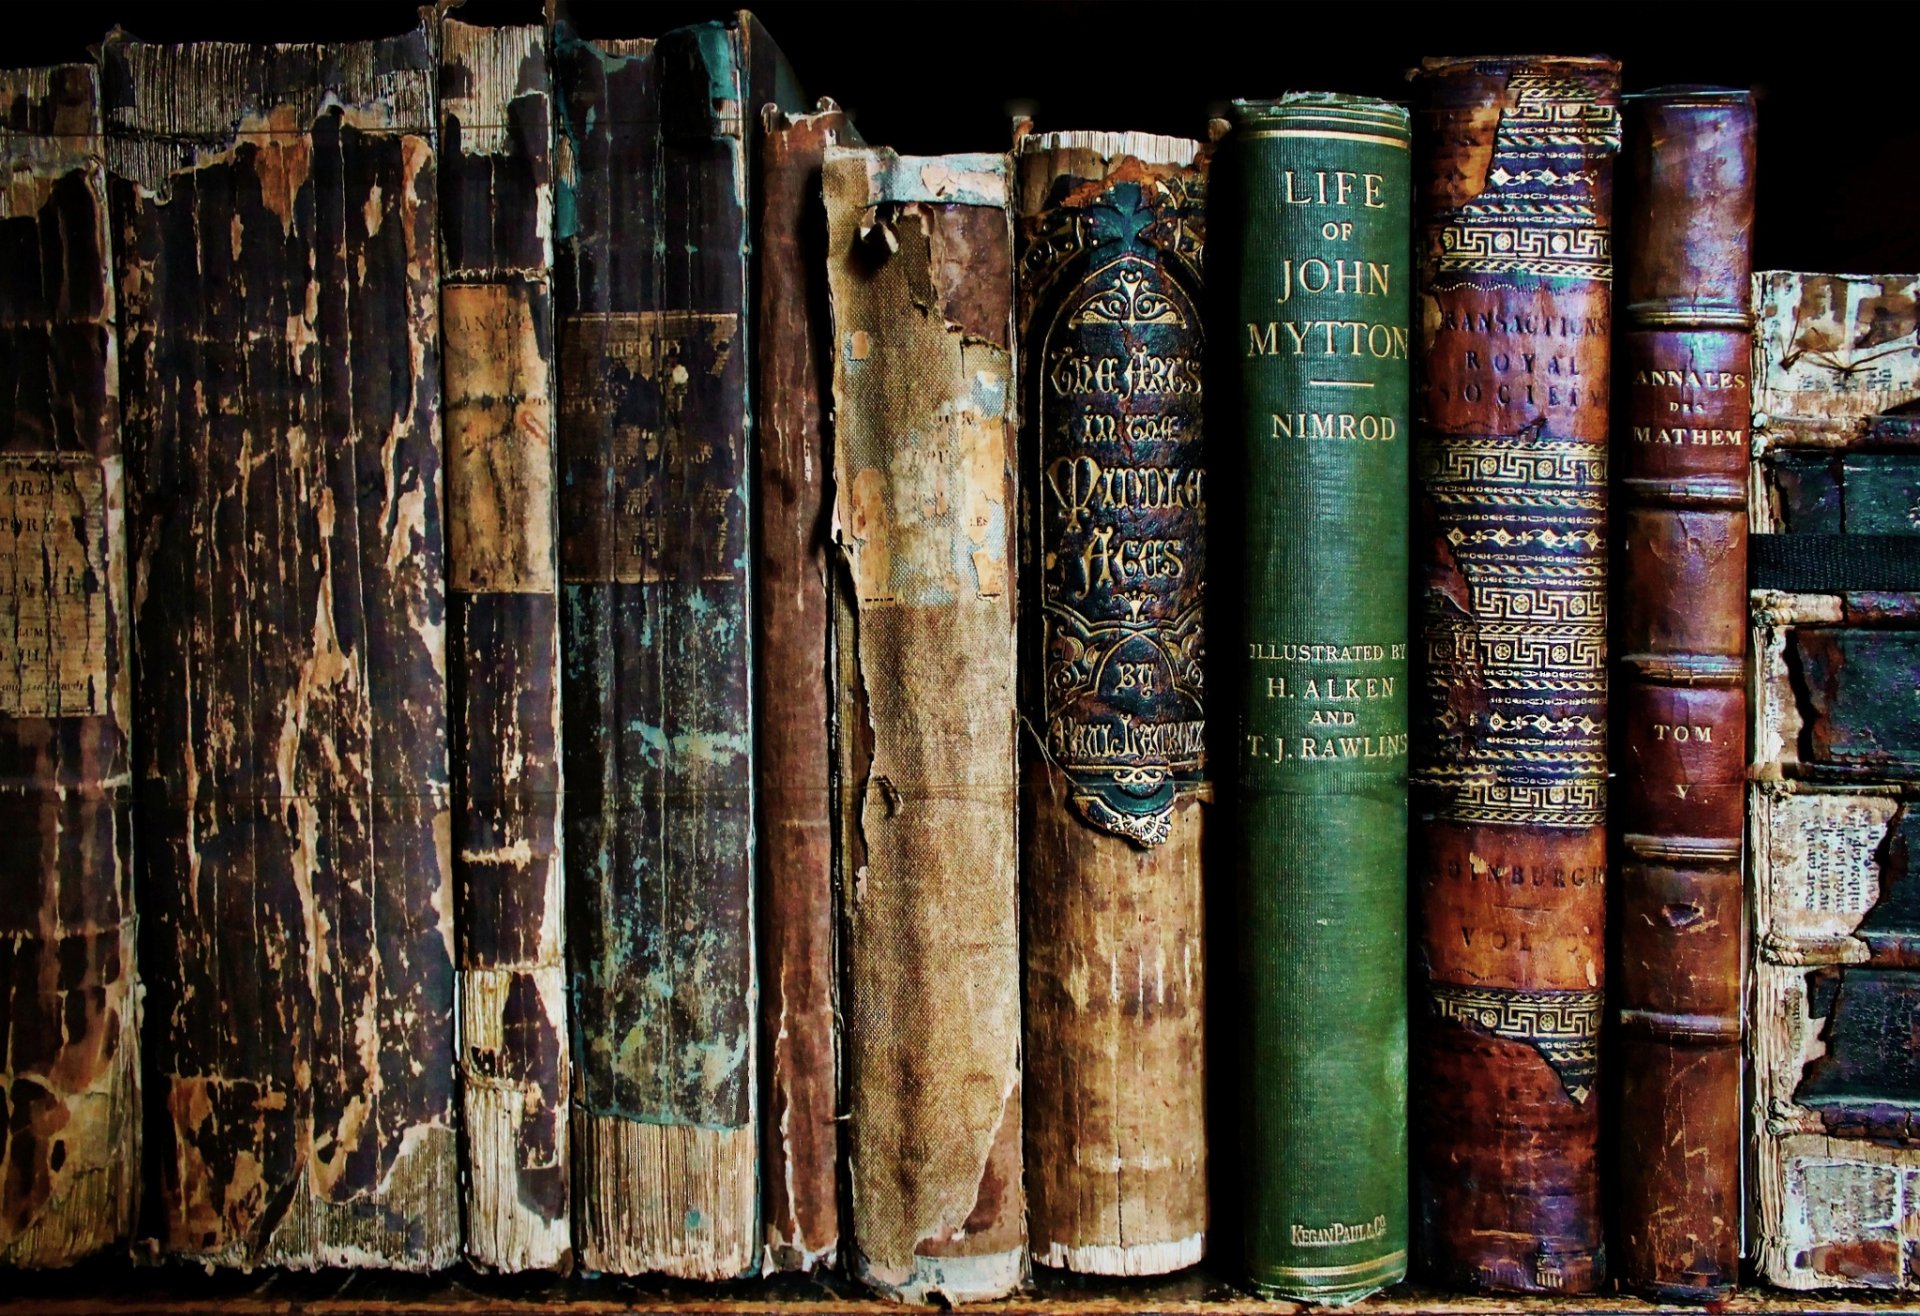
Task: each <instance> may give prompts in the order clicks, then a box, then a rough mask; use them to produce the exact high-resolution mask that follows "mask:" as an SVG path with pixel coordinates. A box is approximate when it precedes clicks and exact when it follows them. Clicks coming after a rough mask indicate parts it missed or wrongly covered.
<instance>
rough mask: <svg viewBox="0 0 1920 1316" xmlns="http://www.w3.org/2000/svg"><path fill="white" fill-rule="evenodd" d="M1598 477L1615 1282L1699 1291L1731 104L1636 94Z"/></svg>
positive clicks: (1707, 1203) (1725, 503)
mask: <svg viewBox="0 0 1920 1316" xmlns="http://www.w3.org/2000/svg"><path fill="white" fill-rule="evenodd" d="M1631 128H1632V131H1631V133H1630V136H1629V138H1628V142H1629V146H1628V150H1627V157H1626V158H1627V168H1628V169H1629V171H1630V172H1631V174H1632V182H1633V188H1632V192H1631V195H1632V197H1633V198H1634V201H1633V209H1632V213H1631V215H1630V217H1629V220H1630V222H1629V223H1628V224H1627V225H1626V232H1627V241H1626V259H1625V262H1624V263H1625V273H1626V278H1625V284H1626V329H1627V331H1626V333H1624V334H1623V335H1622V336H1621V338H1620V351H1621V360H1620V367H1619V370H1618V372H1617V376H1616V377H1617V378H1618V380H1619V381H1620V395H1621V397H1622V398H1623V399H1624V401H1625V403H1626V411H1627V414H1626V415H1625V416H1624V417H1623V418H1622V420H1621V423H1620V424H1619V425H1617V426H1616V435H1617V440H1616V443H1615V452H1616V454H1617V457H1618V464H1619V467H1620V484H1619V500H1620V504H1621V510H1620V518H1619V533H1620V543H1621V560H1620V565H1621V568H1622V571H1623V574H1624V575H1625V579H1624V580H1623V581H1622V582H1621V586H1620V591H1619V602H1618V608H1619V614H1618V622H1619V624H1618V627H1617V629H1616V632H1615V634H1616V636H1617V643H1618V645H1619V659H1618V663H1619V665H1618V676H1619V682H1620V685H1619V699H1620V702H1621V704H1622V705H1623V707H1622V708H1621V710H1620V713H1621V715H1620V717H1619V719H1618V722H1617V732H1618V735H1619V741H1618V743H1617V745H1616V747H1615V763H1616V766H1617V769H1618V772H1619V780H1618V792H1617V796H1616V798H1617V801H1618V807H1619V810H1620V817H1619V820H1618V821H1619V828H1620V841H1621V853H1620V856H1619V864H1618V868H1617V872H1616V878H1615V881H1616V893H1615V894H1616V897H1617V900H1618V904H1617V906H1616V909H1617V914H1618V918H1617V920H1616V922H1615V926H1616V927H1617V928H1618V950H1619V958H1618V960H1617V961H1616V963H1617V965H1618V972H1619V980H1618V982H1617V984H1616V993H1615V1005H1616V1008H1617V1011H1618V1014H1617V1018H1618V1022H1619V1037H1620V1050H1619V1053H1618V1063H1619V1066H1620V1102H1619V1108H1618V1112H1617V1119H1618V1125H1617V1127H1618V1129H1619V1148H1620V1156H1619V1165H1620V1175H1619V1185H1620V1198H1619V1201H1618V1203H1617V1205H1616V1209H1615V1215H1616V1218H1617V1220H1618V1221H1619V1234H1618V1239H1619V1253H1618V1255H1617V1257H1616V1263H1617V1264H1616V1271H1617V1274H1618V1276H1619V1278H1621V1279H1622V1280H1624V1281H1625V1282H1627V1283H1628V1284H1631V1285H1633V1286H1635V1287H1637V1288H1641V1289H1645V1290H1648V1291H1651V1292H1655V1293H1658V1294H1661V1295H1667V1296H1674V1297H1683V1298H1706V1297H1711V1296H1713V1295H1714V1294H1716V1293H1720V1292H1724V1291H1726V1290H1729V1289H1731V1288H1732V1287H1733V1286H1734V1284H1735V1283H1736V1282H1737V1280H1738V1278H1739V1274H1738V1272H1739V1262H1740V1154H1741V1153H1740V1145H1741V1144H1740V1112H1741V1104H1742V1095H1741V1058H1740V1027H1741V1019H1740V1014H1741V1011H1740V1005H1741V969H1742V958H1743V949H1744V946H1745V930H1746V914H1745V907H1744V904H1743V902H1742V898H1741V897H1742V892H1741V884H1740V839H1741V823H1742V819H1743V817H1744V808H1743V803H1744V797H1745V780H1746V756H1747V693H1746V676H1745V672H1746V653H1747V454H1748V444H1747V429H1748V420H1749V414H1748V412H1749V405H1750V404H1749V392H1750V390H1749V377H1750V373H1751V371H1750V366H1749V361H1748V357H1749V355H1750V354H1751V352H1752V347H1753V331H1752V318H1751V311H1750V303H1751V292H1750V282H1751V281H1750V269H1751V256H1750V244H1751V239H1752V233H1753V176H1754V114H1753V100H1752V97H1751V96H1749V95H1748V94H1747V93H1746V92H1744V91H1716V90H1698V89H1680V90H1674V91H1663V92H1656V93H1653V94H1650V95H1649V96H1647V97H1645V98H1642V99H1641V100H1639V101H1638V102H1637V103H1636V105H1635V107H1634V110H1633V113H1632V116H1631Z"/></svg>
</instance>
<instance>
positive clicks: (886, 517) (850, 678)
mask: <svg viewBox="0 0 1920 1316" xmlns="http://www.w3.org/2000/svg"><path fill="white" fill-rule="evenodd" d="M824 187H825V194H826V206H827V275H828V286H829V288H830V290H831V295H832V306H833V335H834V336H833V397H834V417H835V428H834V457H833V463H834V465H833V473H834V515H833V524H834V537H835V541H836V545H837V547H838V550H839V559H840V560H839V562H838V563H837V565H836V570H835V573H834V612H835V620H834V633H835V635H836V636H837V637H840V642H839V643H838V644H837V645H836V648H835V661H836V667H837V680H838V692H839V713H838V725H839V729H840V730H839V744H838V751H837V753H838V768H837V771H838V775H839V794H838V805H837V807H838V810H839V818H838V831H839V838H838V840H839V844H838V853H839V861H838V862H839V864H840V870H841V871H840V881H841V890H842V894H843V900H844V903H845V909H846V936H847V951H846V960H847V989H848V997H849V999H848V1003H847V1029H846V1036H845V1043H846V1063H847V1103H848V1114H849V1118H850V1123H849V1126H848V1173H849V1178H850V1181H851V1199H852V1219H851V1222H850V1224H851V1230H850V1233H851V1237H852V1244H853V1247H852V1252H853V1256H852V1269H853V1272H854V1274H855V1275H856V1276H857V1277H858V1278H860V1279H862V1280H864V1281H865V1282H866V1283H868V1284H870V1285H872V1286H873V1287H875V1288H876V1289H879V1290H880V1291H881V1292H883V1293H885V1294H887V1295H888V1296H890V1297H893V1298H896V1299H900V1300H904V1301H911V1302H924V1301H927V1300H929V1299H930V1298H931V1297H933V1296H935V1295H939V1296H943V1297H945V1298H946V1299H947V1300H948V1301H950V1302H961V1301H968V1300H974V1299H988V1298H995V1297H1000V1296H1003V1295H1005V1294H1007V1293H1009V1292H1011V1291H1012V1290H1013V1289H1014V1288H1016V1287H1018V1285H1019V1284H1020V1283H1021V1281H1022V1280H1023V1278H1024V1277H1025V1275H1026V1272H1027V1246H1026V1243H1027V1237H1026V1227H1025V1226H1026V1199H1025V1196H1024V1193H1023V1191H1022V1185H1021V1139H1020V1117H1021V1112H1020V942H1019V920H1018V893H1017V885H1016V884H1017V867H1016V861H1017V854H1016V834H1015V826H1016V824H1015V816H1016V814H1015V810H1016V804H1015V785H1014V775H1015V774H1014V633H1013V618H1014V610H1013V608H1014V579H1013V560H1012V549H1013V510H1014V502H1013V499H1014V474H1013V410H1012V408H1013V396H1012V391H1013V387H1014V379H1013V348H1012V344H1013V234H1012V229H1011V226H1010V224H1009V222H1008V215H1007V201H1006V198H1007V187H1006V159H1005V157H1003V156H997V155H960V156H939V157H924V158H915V157H901V156H897V155H895V154H894V153H893V152H891V151H885V150H867V149H852V148H843V147H830V148H828V150H827V155H826V165H825V170H824Z"/></svg>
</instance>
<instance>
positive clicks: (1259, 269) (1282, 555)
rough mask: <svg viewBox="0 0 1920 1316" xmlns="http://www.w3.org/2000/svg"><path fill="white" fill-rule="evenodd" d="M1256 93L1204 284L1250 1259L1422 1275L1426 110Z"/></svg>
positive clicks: (1291, 1284)
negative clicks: (1417, 1147) (1233, 607)
mask: <svg viewBox="0 0 1920 1316" xmlns="http://www.w3.org/2000/svg"><path fill="white" fill-rule="evenodd" d="M1234 111H1235V114H1234V125H1233V133H1232V136H1231V138H1230V139H1229V142H1228V145H1227V150H1228V153H1229V156H1230V162H1228V163H1227V170H1228V171H1229V173H1230V176H1231V181H1230V182H1229V183H1228V184H1227V186H1226V189H1225V192H1224V194H1223V195H1222V196H1221V197H1220V198H1219V199H1218V201H1217V203H1216V204H1218V205H1219V208H1218V209H1217V210H1216V211H1215V212H1214V213H1215V214H1216V215H1217V216H1218V218H1217V219H1216V220H1215V222H1214V231H1213V234H1212V235H1211V236H1210V241H1219V242H1221V243H1222V244H1223V253H1222V255H1223V257H1224V259H1223V261H1222V266H1224V268H1222V267H1216V266H1214V265H1213V264H1212V261H1213V259H1214V255H1213V253H1212V252H1211V251H1210V252H1209V262H1210V264H1209V270H1208V280H1209V282H1213V281H1214V280H1215V278H1216V275H1217V276H1218V277H1219V278H1220V284H1217V285H1216V286H1224V287H1225V288H1226V289H1227V291H1226V294H1225V295H1226V298H1227V301H1228V303H1229V304H1230V305H1231V318H1230V319H1229V320H1228V321H1227V322H1226V323H1224V324H1222V325H1221V330H1222V331H1229V332H1218V339H1224V340H1228V342H1229V344H1230V345H1229V346H1228V347H1227V348H1226V349H1225V350H1224V352H1223V356H1224V357H1225V358H1226V359H1231V360H1237V362H1238V367H1239V368H1238V370H1234V371H1223V373H1225V374H1226V375H1227V379H1226V381H1225V382H1226V384H1227V389H1226V392H1227V393H1228V395H1229V397H1228V399H1227V401H1226V407H1227V409H1226V410H1225V411H1224V413H1223V416H1224V419H1225V423H1224V424H1223V425H1221V427H1220V428H1219V430H1217V431H1216V433H1218V434H1219V435H1220V436H1221V441H1222V443H1223V444H1230V445H1233V446H1235V447H1237V448H1238V450H1239V451H1238V454H1237V457H1236V460H1237V462H1238V463H1239V464H1240V466H1241V471H1240V473H1239V474H1240V478H1238V479H1237V480H1236V481H1235V483H1236V484H1237V486H1238V488H1239V490H1240V491H1241V501H1240V507H1239V509H1238V512H1239V517H1240V521H1241V526H1240V528H1241V531H1242V535H1243V539H1242V543H1243V544H1244V546H1245V551H1244V553H1243V555H1242V556H1241V558H1240V561H1239V564H1238V565H1239V570H1240V571H1241V572H1242V573H1243V576H1242V581H1241V591H1242V602H1243V608H1242V618H1241V622H1240V626H1241V627H1243V628H1244V629H1243V631H1242V633H1241V634H1240V635H1238V636H1237V637H1235V638H1236V639H1237V640H1238V644H1237V647H1236V648H1235V649H1233V650H1230V651H1229V652H1230V653H1232V654H1236V655H1238V654H1244V655H1245V661H1244V662H1243V663H1242V662H1235V663H1234V665H1233V666H1232V667H1231V668H1229V669H1228V670H1229V671H1230V672H1231V675H1232V677H1233V679H1235V680H1237V681H1238V682H1239V685H1240V688H1239V689H1238V690H1230V691H1229V693H1230V694H1234V695H1237V696H1238V701H1237V702H1238V707H1239V710H1240V713H1241V718H1240V722H1241V725H1240V731H1241V737H1240V753H1239V756H1238V757H1239V763H1238V778H1239V797H1240V824H1241V825H1240V829H1239V877H1240V893H1239V894H1240V907H1241V915H1242V917H1241V918H1240V920H1239V926H1240V928H1241V935H1242V937H1243V943H1242V947H1241V966H1242V970H1243V973H1244V982H1243V989H1244V990H1245V992H1246V993H1247V1006H1248V1009H1247V1014H1246V1018H1247V1021H1248V1025H1247V1047H1248V1051H1247V1053H1246V1054H1245V1056H1244V1057H1243V1060H1244V1062H1245V1065H1246V1069H1245V1071H1244V1075H1243V1087H1244V1090H1245V1092H1246V1093H1247V1102H1248V1122H1247V1125H1246V1137H1247V1139H1248V1145H1247V1146H1246V1148H1245V1155H1244V1157H1243V1158H1242V1160H1243V1162H1244V1164H1245V1165H1246V1167H1247V1172H1248V1183H1247V1196H1246V1238H1247V1265H1248V1269H1249V1272H1250V1278H1251V1279H1252V1280H1253V1282H1254V1283H1255V1284H1256V1285H1258V1286H1259V1287H1260V1288H1261V1289H1263V1290H1266V1291H1268V1292H1270V1293H1275V1294H1281V1295H1285V1296H1287V1297H1292V1298H1300V1299H1306V1300H1311V1301H1316V1302H1346V1301H1351V1300H1353V1299H1356V1298H1359V1297H1362V1296H1364V1295H1366V1294H1368V1293H1370V1292H1372V1291H1374V1290H1375V1289H1378V1288H1381V1287H1382V1286H1384V1285H1387V1284H1391V1283H1393V1282H1394V1281H1395V1280H1398V1279H1400V1278H1401V1277H1402V1276H1404V1275H1405V1273H1406V1269H1407V1005H1406V976H1407V913H1406V910H1407V839H1406V838H1407V747H1408V737H1407V726H1408V712H1407V643H1408V604H1407V599H1408V579H1407V575H1408V567H1407V563H1408V556H1407V553H1408V545H1407V521H1408V506H1409V503H1408V498H1409V493H1408V480H1409V457H1408V438H1407V436H1408V424H1409V417H1408V386H1409V360H1408V336H1409V322H1408V316H1409V304H1410V303H1409V297H1408V289H1409V288H1410V286H1411V274H1412V271H1411V266H1410V264H1409V245H1408V244H1409V232H1410V227H1409V226H1410V223H1411V217H1410V215H1411V212H1410V205H1411V178H1410V168H1409V149H1408V148H1409V142H1408V139H1409V128H1408V118H1407V112H1406V111H1405V110H1403V109H1401V108H1400V107H1398V106H1395V105H1391V104H1388V103H1386V102H1382V101H1373V100H1366V99H1361V98H1356V97H1348V96H1331V95H1316V94H1299V95H1291V96H1287V97H1284V98H1283V99H1281V100H1279V101H1271V102H1236V103H1235V106H1234ZM1219 309H1220V310H1221V312H1222V313H1223V314H1224V313H1225V312H1227V310H1228V306H1227V305H1222V306H1221V307H1220V308H1219ZM1209 336H1210V337H1213V336H1214V335H1209ZM1221 364H1222V365H1223V366H1224V365H1225V364H1226V360H1222V362H1221ZM1236 439H1237V440H1238V442H1237V443H1236V442H1235V441H1236ZM1223 592H1224V591H1223Z"/></svg>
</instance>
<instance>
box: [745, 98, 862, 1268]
mask: <svg viewBox="0 0 1920 1316" xmlns="http://www.w3.org/2000/svg"><path fill="white" fill-rule="evenodd" d="M762 125H763V130H764V132H763V136H762V137H761V139H760V141H761V147H760V187H759V215H758V232H759V239H758V252H757V256H758V261H759V264H758V275H759V278H758V282H757V284H756V287H755V295H754V300H755V303H756V315H757V319H756V321H755V328H756V330H757V331H758V333H759V335H760V338H759V342H760V350H759V353H758V360H757V362H756V363H755V364H756V368H757V370H758V372H759V373H758V376H757V378H756V380H755V385H754V387H755V394H754V409H755V415H756V418H757V423H758V426H759V457H760V464H759V470H758V472H757V491H758V495H759V496H758V499H757V500H756V503H755V507H754V511H755V515H756V518H757V521H756V524H757V525H758V527H759V535H758V538H757V539H756V541H755V543H754V563H755V574H754V633H753V641H754V656H755V664H754V668H755V672H754V681H755V685H754V705H755V711H756V713H757V715H758V716H757V718H756V724H757V732H758V742H757V746H756V748H757V751H758V753H757V757H756V761H755V774H756V778H757V781H758V787H759V788H758V791H757V796H758V803H759V810H760V816H759V823H760V864H761V886H762V892H763V899H764V901H765V905H764V908H765V910H766V916H765V919H764V920H763V928H762V931H763V936H762V938H761V947H760V953H761V957H762V959H761V970H760V978H761V982H762V983H764V984H765V989H764V991H763V993H762V998H761V1008H760V1054H761V1058H762V1062H763V1063H764V1065H765V1066H766V1075H765V1077H766V1089H765V1091H766V1101H767V1106H766V1111H765V1113H764V1115H763V1116H762V1119H761V1136H762V1143H763V1151H762V1155H763V1162H762V1180H761V1182H762V1192H763V1196H764V1199H765V1200H764V1212H763V1214H764V1217H765V1234H766V1237H765V1246H764V1249H763V1254H762V1258H761V1264H762V1266H763V1267H764V1268H765V1269H767V1270H813V1269H815V1268H816V1267H824V1266H831V1265H832V1264H833V1262H834V1259H835V1257H836V1255H837V1254H838V1251H839V1246H840V1173H839V1165H840V1124H839V1121H838V1119H837V1118H836V1117H837V1115H838V1113H839V1101H840V1092H839V1077H840V1076H839V1063H838V1061H839V1054H838V1040H837V1037H836V1033H837V1028H836V1024H837V1014H838V1008H839V1001H838V999H837V994H836V990H835V988H836V975H835V968H836V965H835V952H836V945H835V938H834V923H835V914H834V884H833V809H832V803H831V799H830V795H831V784H832V774H833V746H832V736H831V725H830V723H831V710H830V706H829V702H830V701H829V699H828V691H827V676H828V673H827V667H826V662H827V653H828V645H829V643H830V637H829V634H828V628H827V615H828V609H827V570H828V550H829V547H830V546H829V544H828V539H827V534H828V529H827V513H828V493H827V469H826V463H827V460H828V446H827V443H828V440H827V416H826V413H827V408H828V406H829V404H830V400H829V399H828V398H827V396H826V374H827V371H826V360H827V339H828V331H827V325H826V318H827V294H826V277H827V271H826V264H825V259H824V257H825V251H824V250H823V244H824V242H825V234H824V232H823V231H822V227H823V220H824V217H823V215H822V213H821V201H820V162H821V159H822V158H823V156H824V155H825V152H826V148H827V147H828V146H829V145H832V144H836V143H845V142H849V141H857V140H859V137H858V134H857V133H855V132H854V131H853V129H852V127H851V126H850V125H849V124H848V123H847V116H846V115H845V114H844V113H842V112H841V111H840V109H839V108H838V107H837V106H835V105H834V104H833V102H832V101H827V100H823V101H821V102H820V108H819V111H818V112H817V113H814V114H796V115H786V114H783V113H781V111H780V109H779V107H777V106H773V105H769V106H767V107H766V108H765V110H764V113H763V115H762Z"/></svg>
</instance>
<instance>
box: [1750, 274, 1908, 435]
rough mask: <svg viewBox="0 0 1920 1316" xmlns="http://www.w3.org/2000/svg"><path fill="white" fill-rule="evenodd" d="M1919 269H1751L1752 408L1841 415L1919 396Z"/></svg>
mask: <svg viewBox="0 0 1920 1316" xmlns="http://www.w3.org/2000/svg"><path fill="white" fill-rule="evenodd" d="M1917 294H1920V277H1916V276H1915V275H1911V274H1887V275H1874V276H1848V275H1844V274H1794V273H1784V272H1779V273H1768V274H1756V275H1755V276H1754V280H1753V301H1754V308H1755V311H1756V314H1755V321H1754V333H1753V345H1754V357H1755V362H1756V369H1755V377H1754V396H1753V409H1754V411H1755V412H1756V413H1759V414H1760V415H1762V416H1764V417H1767V418H1769V419H1770V420H1772V421H1773V422H1774V423H1776V424H1778V423H1779V422H1780V421H1781V420H1782V419H1785V418H1791V419H1801V420H1807V421H1813V422H1816V423H1818V422H1823V421H1824V422H1832V423H1837V424H1841V425H1845V424H1849V423H1851V422H1852V421H1853V420H1855V419H1856V418H1857V417H1860V416H1870V415H1873V414H1875V413H1877V412H1882V411H1886V410H1888V409H1890V408H1892V407H1896V406H1899V405H1901V404H1902V403H1905V402H1910V401H1912V400H1913V399H1914V398H1915V397H1916V396H1920V309H1916V295H1917Z"/></svg>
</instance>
